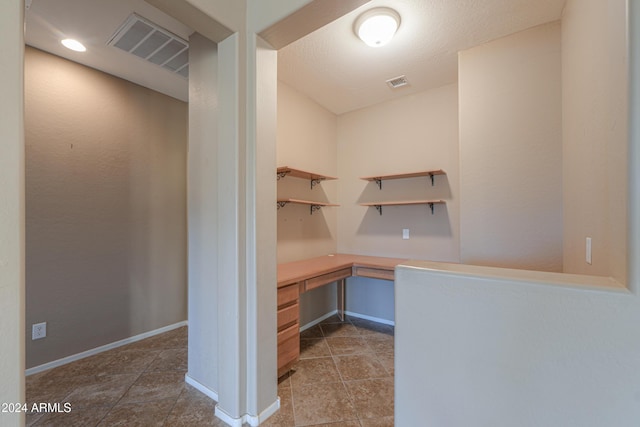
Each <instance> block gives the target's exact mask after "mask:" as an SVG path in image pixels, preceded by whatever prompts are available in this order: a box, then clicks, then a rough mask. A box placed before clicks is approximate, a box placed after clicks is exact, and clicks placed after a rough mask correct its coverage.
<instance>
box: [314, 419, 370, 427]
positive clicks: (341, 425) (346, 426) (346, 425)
mask: <svg viewBox="0 0 640 427" xmlns="http://www.w3.org/2000/svg"><path fill="white" fill-rule="evenodd" d="M308 427H361V424H360V421H358V420H350V421H339V422H337V423H328V424H314V425H312V426H308Z"/></svg>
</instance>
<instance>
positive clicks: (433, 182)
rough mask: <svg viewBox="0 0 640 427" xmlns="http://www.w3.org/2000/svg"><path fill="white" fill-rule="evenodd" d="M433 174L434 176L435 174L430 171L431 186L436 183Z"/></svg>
mask: <svg viewBox="0 0 640 427" xmlns="http://www.w3.org/2000/svg"><path fill="white" fill-rule="evenodd" d="M433 176H434V175H433V174H432V173H430V174H429V177H430V178H431V186H432V187H433V186H434V185H435V181H434V179H433Z"/></svg>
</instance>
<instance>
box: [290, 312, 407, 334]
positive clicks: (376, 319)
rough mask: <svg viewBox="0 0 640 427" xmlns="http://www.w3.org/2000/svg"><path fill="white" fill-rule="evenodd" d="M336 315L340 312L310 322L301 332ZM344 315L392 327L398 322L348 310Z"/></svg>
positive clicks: (330, 313)
mask: <svg viewBox="0 0 640 427" xmlns="http://www.w3.org/2000/svg"><path fill="white" fill-rule="evenodd" d="M334 314H338V310H333V311H330V312H329V313H327V314H325V315H324V316H322V317H318V318H317V319H315V320H312V321H311V322H309V323H307V324H306V325H304V326H302V327H301V328H300V332H302V331H305V330H307V329H309V328H312V327H314V326H316V325H317V324H318V323H321V322H323V321H324V320H326V319H328V318H329V317H331V316H333V315H334ZM344 314H346V315H347V316H351V317H357V318H359V319H365V320H371V321H372V322H376V323H382V324H383V325H391V326H395V325H396V322H394V321H393V320H388V319H383V318H381V317H373V316H367V315H366V314H360V313H354V312H352V311H347V310H345V312H344Z"/></svg>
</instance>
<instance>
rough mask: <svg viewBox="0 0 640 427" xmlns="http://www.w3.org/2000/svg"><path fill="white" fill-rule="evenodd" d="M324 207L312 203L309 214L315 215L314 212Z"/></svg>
mask: <svg viewBox="0 0 640 427" xmlns="http://www.w3.org/2000/svg"><path fill="white" fill-rule="evenodd" d="M321 208H322V206H320V205H311V206H309V215H313V212H315V211H319V210H320V209H321Z"/></svg>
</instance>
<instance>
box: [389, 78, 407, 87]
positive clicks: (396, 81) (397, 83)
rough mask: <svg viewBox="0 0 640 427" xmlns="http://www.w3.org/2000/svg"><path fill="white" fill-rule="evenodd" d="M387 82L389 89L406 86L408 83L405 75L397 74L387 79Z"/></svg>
mask: <svg viewBox="0 0 640 427" xmlns="http://www.w3.org/2000/svg"><path fill="white" fill-rule="evenodd" d="M387 84H388V85H389V87H390V88H391V89H397V88H399V87H402V86H406V85H408V84H409V81H408V80H407V77H406V76H398V77H394V78H392V79H389V80H387Z"/></svg>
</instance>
